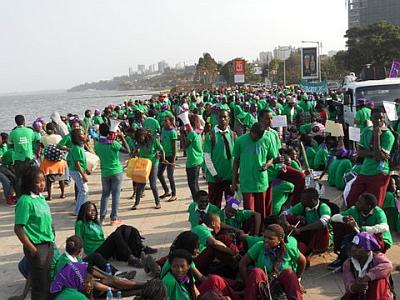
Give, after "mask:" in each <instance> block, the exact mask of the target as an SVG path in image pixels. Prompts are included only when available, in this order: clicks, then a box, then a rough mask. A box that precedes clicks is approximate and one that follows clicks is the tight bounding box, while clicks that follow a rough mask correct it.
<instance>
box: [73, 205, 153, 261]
mask: <svg viewBox="0 0 400 300" xmlns="http://www.w3.org/2000/svg"><path fill="white" fill-rule="evenodd" d="M75 234H76V235H77V236H79V237H80V238H81V239H82V240H83V249H84V250H85V254H86V255H89V254H91V253H93V252H97V253H100V254H101V255H102V256H103V257H104V258H105V259H107V260H108V259H110V258H111V257H114V258H116V259H117V260H120V261H127V262H128V264H129V265H131V266H133V267H141V264H140V260H139V257H140V253H141V251H144V252H145V253H146V254H150V253H155V252H157V250H156V249H153V248H150V247H148V246H144V245H143V244H142V240H141V236H140V234H139V232H138V231H137V229H136V228H134V227H131V226H127V225H121V226H119V227H118V228H117V229H116V230H115V231H114V232H113V233H112V234H111V235H109V236H108V238H107V239H105V238H104V233H103V229H102V227H101V225H100V224H99V221H98V218H97V208H96V205H95V204H94V203H92V202H86V203H85V204H83V205H82V207H81V209H80V211H79V215H78V218H77V221H76V223H75Z"/></svg>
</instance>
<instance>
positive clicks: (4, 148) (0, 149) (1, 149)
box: [0, 144, 8, 158]
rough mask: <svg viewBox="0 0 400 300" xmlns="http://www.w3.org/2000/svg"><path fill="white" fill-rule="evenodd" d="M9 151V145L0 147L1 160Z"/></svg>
mask: <svg viewBox="0 0 400 300" xmlns="http://www.w3.org/2000/svg"><path fill="white" fill-rule="evenodd" d="M7 151H8V145H7V144H3V145H1V146H0V158H1V157H3V155H4V153H6V152H7Z"/></svg>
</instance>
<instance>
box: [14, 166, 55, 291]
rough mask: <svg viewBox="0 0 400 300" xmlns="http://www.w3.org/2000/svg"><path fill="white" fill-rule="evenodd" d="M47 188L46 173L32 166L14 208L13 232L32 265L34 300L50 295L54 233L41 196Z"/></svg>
mask: <svg viewBox="0 0 400 300" xmlns="http://www.w3.org/2000/svg"><path fill="white" fill-rule="evenodd" d="M45 185H46V180H45V176H44V174H43V173H42V172H41V171H40V169H39V168H38V167H37V166H36V165H34V164H32V165H29V168H27V169H25V172H24V175H23V176H22V178H21V197H20V198H19V199H18V201H17V205H16V207H15V226H14V231H15V234H16V235H17V237H18V239H19V240H20V241H21V243H22V245H23V246H24V252H25V255H26V257H27V259H28V261H29V263H30V265H31V266H32V271H31V278H32V285H31V286H32V288H31V297H32V299H49V296H50V295H49V291H50V283H51V278H50V269H51V268H50V267H51V261H52V258H53V253H54V252H53V244H54V231H53V225H52V217H51V212H50V208H49V206H48V204H47V202H46V200H45V198H44V197H43V196H42V195H41V193H43V191H44V189H45Z"/></svg>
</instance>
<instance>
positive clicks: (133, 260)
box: [128, 255, 143, 269]
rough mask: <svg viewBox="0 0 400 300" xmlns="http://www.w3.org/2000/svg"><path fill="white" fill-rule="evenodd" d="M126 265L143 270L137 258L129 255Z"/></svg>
mask: <svg viewBox="0 0 400 300" xmlns="http://www.w3.org/2000/svg"><path fill="white" fill-rule="evenodd" d="M128 265H130V266H131V267H134V268H137V269H143V265H142V263H141V262H140V259H139V258H137V257H134V256H133V255H131V256H130V257H129V258H128Z"/></svg>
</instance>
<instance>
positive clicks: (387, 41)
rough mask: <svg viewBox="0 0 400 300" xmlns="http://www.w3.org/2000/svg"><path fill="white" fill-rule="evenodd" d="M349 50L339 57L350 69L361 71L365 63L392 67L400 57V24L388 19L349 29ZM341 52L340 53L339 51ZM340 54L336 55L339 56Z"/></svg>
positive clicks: (347, 33) (347, 35)
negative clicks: (387, 20) (394, 61)
mask: <svg viewBox="0 0 400 300" xmlns="http://www.w3.org/2000/svg"><path fill="white" fill-rule="evenodd" d="M345 38H347V42H346V44H347V47H348V50H347V52H346V55H343V54H344V53H340V56H341V57H339V58H338V60H339V61H341V62H342V63H343V62H344V65H345V67H346V68H347V69H348V70H351V71H354V72H356V73H359V72H360V71H361V69H362V67H363V65H365V64H376V65H380V66H384V67H386V68H390V66H391V64H392V61H393V59H396V58H400V26H398V25H395V24H392V23H388V22H386V21H382V22H378V23H375V24H372V25H369V26H365V27H355V28H351V29H349V30H347V32H346V35H345ZM338 54H339V53H338ZM338 54H337V55H336V56H338Z"/></svg>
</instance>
